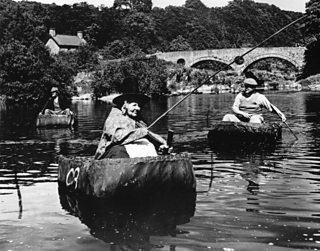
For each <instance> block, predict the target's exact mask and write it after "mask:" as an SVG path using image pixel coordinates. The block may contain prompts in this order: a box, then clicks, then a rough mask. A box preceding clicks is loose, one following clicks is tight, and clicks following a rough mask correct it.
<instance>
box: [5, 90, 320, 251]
mask: <svg viewBox="0 0 320 251" xmlns="http://www.w3.org/2000/svg"><path fill="white" fill-rule="evenodd" d="M266 95H267V97H268V98H269V99H270V100H271V101H272V102H273V104H275V105H276V106H277V107H279V108H280V109H281V111H283V112H284V113H285V114H286V116H287V119H288V120H287V121H288V125H289V126H290V127H291V129H292V130H293V131H294V132H295V133H296V135H297V136H298V140H295V138H294V136H293V135H292V134H291V132H290V131H289V130H288V128H286V127H285V126H284V128H283V135H282V139H281V140H279V141H278V142H277V143H276V144H275V145H273V146H272V147H268V148H259V147H257V148H256V149H254V151H244V150H243V149H238V150H232V151H231V150H230V151H217V150H215V149H211V148H210V147H209V146H208V144H207V133H208V130H209V129H210V126H211V125H213V124H214V123H216V122H217V121H219V120H221V118H222V117H223V115H224V114H225V113H227V112H230V107H231V105H232V102H233V99H234V97H235V96H234V95H232V94H223V95H222V94H220V95H191V96H190V97H189V98H188V99H187V100H185V101H184V102H183V103H181V104H180V105H179V106H178V107H176V108H175V109H174V110H173V111H172V112H171V113H170V114H169V115H167V116H166V117H165V118H163V119H162V120H161V121H159V122H158V123H157V124H156V125H155V126H154V127H153V128H152V129H153V131H154V132H157V133H159V134H161V135H163V136H164V137H165V136H166V133H167V129H168V128H170V129H173V130H174V131H175V135H174V149H175V151H177V152H189V153H190V154H191V157H192V162H193V165H194V169H195V173H196V177H197V197H196V199H195V201H192V200H190V201H188V200H182V198H180V199H181V200H179V198H177V199H176V201H171V202H158V203H154V204H149V205H141V206H140V207H138V208H135V209H134V210H129V209H128V208H126V207H124V208H114V207H107V208H99V207H95V206H94V205H91V204H90V203H88V202H87V201H83V200H81V199H80V198H74V197H72V196H69V195H68V194H66V193H64V192H61V191H60V190H59V188H58V184H57V170H58V165H57V155H59V154H63V155H77V156H78V155H83V156H88V155H92V154H93V153H94V151H95V148H96V146H97V143H98V141H99V138H100V135H101V129H102V126H103V123H104V120H105V118H106V116H107V114H108V112H109V111H110V109H111V106H110V105H109V104H106V103H102V102H89V101H78V102H75V103H73V104H72V109H73V110H74V111H75V112H76V113H77V114H78V118H79V127H78V129H77V130H75V131H71V130H69V129H36V128H35V127H34V123H35V114H36V113H37V111H35V110H33V109H32V108H26V107H3V106H2V107H1V108H0V250H224V251H230V250H303V249H306V250H319V249H320V225H319V224H320V213H319V212H320V176H319V175H320V171H319V169H320V157H319V156H320V154H319V153H320V136H319V135H320V134H319V132H320V129H319V122H320V94H319V93H316V92H314V93H311V92H297V93H267V94H266ZM181 98H182V97H170V98H165V99H159V100H153V101H152V103H151V104H150V105H148V106H147V107H145V111H144V117H145V120H146V121H147V123H149V124H150V123H151V122H153V121H154V120H155V119H156V118H157V117H158V116H159V115H161V114H162V113H163V112H165V111H166V110H167V109H168V108H170V107H171V106H173V105H174V104H175V103H176V102H177V101H178V100H180V99H181ZM265 117H266V119H267V120H269V121H279V118H278V117H277V116H276V115H273V114H266V116H265Z"/></svg>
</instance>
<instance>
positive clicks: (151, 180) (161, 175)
mask: <svg viewBox="0 0 320 251" xmlns="http://www.w3.org/2000/svg"><path fill="white" fill-rule="evenodd" d="M58 181H59V183H60V184H62V185H64V186H66V187H67V188H69V189H71V190H75V191H79V192H81V193H82V194H85V195H87V196H92V197H96V198H110V197H113V196H117V197H120V196H140V195H145V194H147V195H153V194H156V193H157V194H158V193H162V194H165V193H168V192H169V193H170V192H175V191H195V188H196V180H195V175H194V171H193V167H192V163H191V160H190V157H189V155H187V154H177V155H173V154H171V155H167V156H157V157H145V158H122V159H120V158H119V159H102V160H94V159H93V158H91V157H90V158H88V157H73V158H68V157H59V175H58Z"/></svg>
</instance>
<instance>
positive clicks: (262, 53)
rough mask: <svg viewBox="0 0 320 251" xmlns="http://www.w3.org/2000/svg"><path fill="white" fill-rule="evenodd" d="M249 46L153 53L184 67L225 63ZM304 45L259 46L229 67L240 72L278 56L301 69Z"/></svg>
mask: <svg viewBox="0 0 320 251" xmlns="http://www.w3.org/2000/svg"><path fill="white" fill-rule="evenodd" d="M250 49H251V48H228V49H214V50H196V51H174V52H163V53H156V54H154V55H155V56H157V58H159V59H163V60H166V61H169V62H173V63H177V62H184V63H185V66H186V67H192V66H193V65H195V64H197V63H200V62H203V61H217V62H221V63H224V64H226V65H228V64H230V63H231V62H232V61H233V60H234V59H235V57H237V56H241V55H243V54H244V53H246V52H247V51H249V50H250ZM304 52H305V47H259V48H256V49H255V50H253V51H251V52H250V53H249V54H247V55H245V56H244V62H243V64H241V65H237V64H235V63H234V64H232V65H231V68H233V69H234V70H235V71H237V73H238V74H241V73H242V72H243V71H244V70H245V69H246V68H247V67H249V66H250V65H252V64H253V63H255V62H257V61H259V60H261V59H264V58H280V59H283V60H286V61H288V62H289V63H291V64H292V65H293V66H295V67H296V68H297V69H301V68H302V66H303V63H304Z"/></svg>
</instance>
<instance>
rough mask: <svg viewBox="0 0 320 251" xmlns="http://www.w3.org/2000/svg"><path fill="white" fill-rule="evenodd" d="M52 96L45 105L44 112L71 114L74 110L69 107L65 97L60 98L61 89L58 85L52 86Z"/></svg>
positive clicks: (47, 113) (46, 113)
mask: <svg viewBox="0 0 320 251" xmlns="http://www.w3.org/2000/svg"><path fill="white" fill-rule="evenodd" d="M50 93H51V97H50V99H49V101H48V102H47V104H46V106H45V107H44V114H45V115H49V114H56V115H58V114H65V115H71V114H72V111H71V110H70V109H69V108H67V102H66V101H65V100H63V99H60V98H59V89H58V87H56V86H53V87H52V88H51V91H50Z"/></svg>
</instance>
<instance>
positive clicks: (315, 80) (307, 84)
mask: <svg viewBox="0 0 320 251" xmlns="http://www.w3.org/2000/svg"><path fill="white" fill-rule="evenodd" d="M195 88H196V86H184V87H181V88H179V89H177V90H174V91H171V92H170V93H169V94H168V95H167V96H179V95H187V94H189V93H190V92H192V91H193V90H194V89H195ZM240 89H241V85H240V84H232V85H231V86H229V85H223V84H212V85H202V86H201V87H199V88H198V89H197V90H196V91H195V92H194V93H195V94H222V93H239V91H240ZM80 90H81V89H80ZM262 90H263V91H277V90H278V91H320V74H317V75H314V76H311V77H309V78H306V79H302V80H299V81H296V82H295V81H282V82H268V83H265V84H264V87H262ZM86 91H88V89H86ZM119 95H120V94H119V93H113V94H110V95H106V96H103V97H100V98H98V100H101V101H103V102H107V103H112V100H113V99H114V98H115V97H117V96H119ZM93 99H95V97H94V94H93V93H86V92H83V91H80V93H79V95H78V96H74V97H72V100H93Z"/></svg>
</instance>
